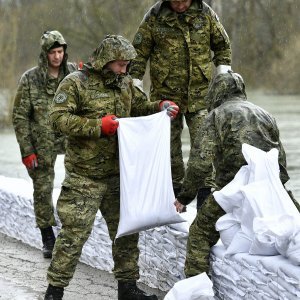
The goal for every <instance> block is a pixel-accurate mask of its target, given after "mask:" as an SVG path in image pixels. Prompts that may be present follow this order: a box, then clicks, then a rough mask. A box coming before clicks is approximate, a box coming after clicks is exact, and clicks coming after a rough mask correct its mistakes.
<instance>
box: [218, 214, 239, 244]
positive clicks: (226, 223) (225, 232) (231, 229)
mask: <svg viewBox="0 0 300 300" xmlns="http://www.w3.org/2000/svg"><path fill="white" fill-rule="evenodd" d="M240 229H241V224H240V222H239V219H238V218H237V217H236V216H235V215H234V214H233V213H227V214H225V215H224V216H222V217H220V218H219V219H218V221H217V222H216V230H217V231H219V233H220V239H221V241H222V243H223V245H224V246H225V248H226V249H227V248H228V246H229V245H230V243H231V242H232V239H233V237H234V236H235V234H236V233H237V232H238V231H239V230H240Z"/></svg>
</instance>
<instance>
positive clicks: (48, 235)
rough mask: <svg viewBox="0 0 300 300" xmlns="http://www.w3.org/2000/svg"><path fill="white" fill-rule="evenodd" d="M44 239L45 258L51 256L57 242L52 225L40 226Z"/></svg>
mask: <svg viewBox="0 0 300 300" xmlns="http://www.w3.org/2000/svg"><path fill="white" fill-rule="evenodd" d="M40 230H41V234H42V241H43V256H44V258H51V257H52V251H53V248H54V244H55V235H54V233H53V229H52V227H51V226H50V227H47V228H40Z"/></svg>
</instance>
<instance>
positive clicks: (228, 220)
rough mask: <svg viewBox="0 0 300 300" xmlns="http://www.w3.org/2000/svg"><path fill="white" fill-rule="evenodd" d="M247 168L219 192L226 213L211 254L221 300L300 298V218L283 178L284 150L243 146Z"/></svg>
mask: <svg viewBox="0 0 300 300" xmlns="http://www.w3.org/2000/svg"><path fill="white" fill-rule="evenodd" d="M242 151H243V155H244V157H245V160H246V161H247V165H245V166H243V167H242V168H241V169H240V170H239V172H238V173H237V174H236V176H235V178H234V179H233V180H232V181H231V182H230V183H229V184H227V185H226V186H225V187H224V188H223V189H222V190H220V191H217V192H215V193H214V197H215V199H216V201H217V202H218V203H219V204H220V206H221V207H222V208H223V209H224V211H225V212H226V214H225V215H224V216H222V217H221V218H220V219H219V220H218V221H217V223H216V228H217V230H219V232H220V238H221V241H222V243H220V244H219V245H217V246H214V247H213V249H212V253H211V272H212V279H213V283H214V288H215V291H216V296H217V297H218V298H219V299H234V300H235V299H236V300H238V299H259V300H261V299H266V300H267V299H287V300H293V299H299V297H300V268H299V266H300V214H299V212H298V210H297V208H296V206H295V205H294V203H293V202H292V200H291V199H290V197H289V195H288V193H287V192H286V190H285V189H284V187H283V185H282V183H281V181H280V178H279V165H278V150H276V149H272V150H270V151H269V152H264V151H262V150H260V149H257V148H255V147H252V146H250V145H247V144H243V147H242Z"/></svg>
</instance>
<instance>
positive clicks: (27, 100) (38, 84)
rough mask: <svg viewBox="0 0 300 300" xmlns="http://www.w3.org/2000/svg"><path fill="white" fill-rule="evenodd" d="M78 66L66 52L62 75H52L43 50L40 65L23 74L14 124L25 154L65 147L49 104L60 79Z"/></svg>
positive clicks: (61, 150)
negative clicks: (52, 124)
mask: <svg viewBox="0 0 300 300" xmlns="http://www.w3.org/2000/svg"><path fill="white" fill-rule="evenodd" d="M75 69H76V65H75V64H73V63H67V55H66V54H65V57H64V61H63V63H62V66H61V70H60V74H59V77H58V78H55V79H54V78H50V77H49V76H48V72H47V71H48V60H47V54H46V52H44V51H42V52H41V55H40V58H39V64H38V66H37V67H34V68H32V69H30V70H28V71H26V72H25V73H24V74H23V75H22V77H21V79H20V81H19V84H18V88H17V92H16V96H15V100H14V108H13V125H14V129H15V133H16V138H17V141H18V143H19V146H20V150H21V155H22V157H25V156H27V155H30V154H32V153H38V154H39V155H40V156H45V155H46V156H47V155H49V154H50V152H52V151H56V152H58V153H62V152H63V151H64V149H62V147H63V139H64V138H63V136H55V134H54V131H53V129H52V126H51V125H50V123H49V106H50V105H51V103H52V99H53V96H54V94H55V91H56V89H57V87H58V85H59V82H60V81H61V80H62V79H63V78H64V77H65V76H66V75H67V74H69V73H70V72H72V71H74V70H75Z"/></svg>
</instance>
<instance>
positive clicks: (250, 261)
mask: <svg viewBox="0 0 300 300" xmlns="http://www.w3.org/2000/svg"><path fill="white" fill-rule="evenodd" d="M225 253H226V248H225V247H224V245H222V243H219V244H217V245H216V246H214V247H213V248H212V252H211V275H212V277H211V278H212V281H213V285H214V291H215V297H216V298H217V299H230V300H241V299H243V300H244V299H247V300H252V299H253V300H254V299H255V300H270V299H272V300H296V299H300V268H299V266H295V265H293V264H292V263H291V261H290V260H288V259H287V258H285V257H283V256H282V255H276V256H261V255H260V256H259V255H250V254H248V253H238V254H235V255H232V256H228V255H225Z"/></svg>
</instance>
